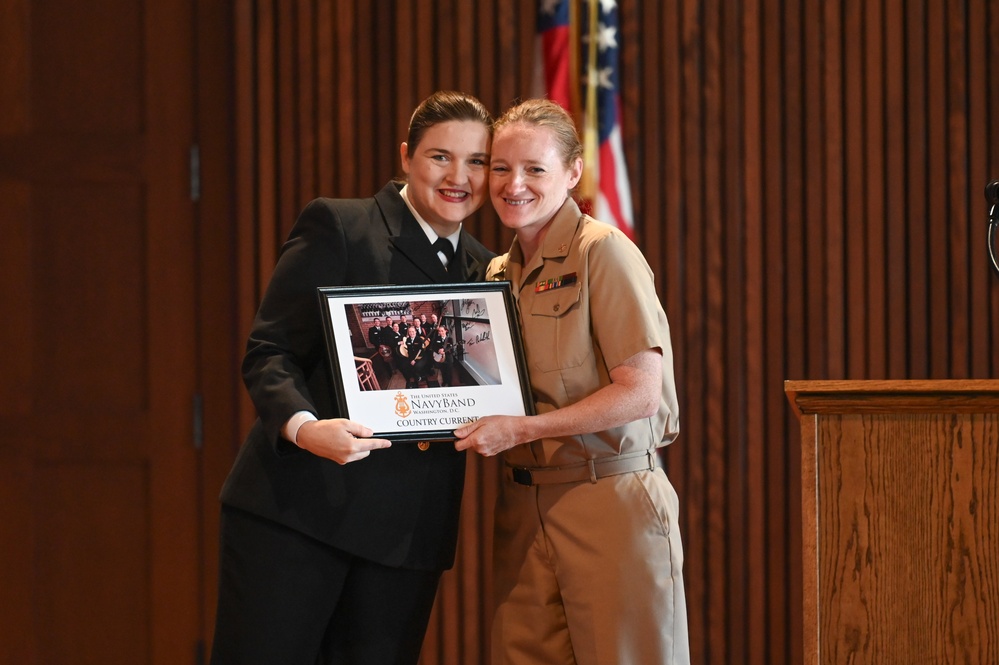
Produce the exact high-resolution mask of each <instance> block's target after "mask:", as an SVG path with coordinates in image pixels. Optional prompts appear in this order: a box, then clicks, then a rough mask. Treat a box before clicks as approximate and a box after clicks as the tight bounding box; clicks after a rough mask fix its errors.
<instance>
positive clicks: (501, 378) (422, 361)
mask: <svg viewBox="0 0 999 665" xmlns="http://www.w3.org/2000/svg"><path fill="white" fill-rule="evenodd" d="M318 292H319V303H320V307H321V309H322V313H323V323H324V328H325V333H326V347H327V351H328V353H327V358H328V360H329V365H330V373H331V375H332V377H333V384H334V385H333V388H334V392H335V394H336V398H337V402H338V406H339V409H340V414H341V415H342V416H343V417H344V418H349V419H351V420H355V421H357V422H360V423H363V424H365V425H367V426H368V427H370V428H371V429H373V430H374V432H375V433H374V436H375V437H378V438H385V439H391V440H393V441H421V442H422V441H453V440H454V439H455V437H454V430H455V429H457V428H458V427H460V426H461V425H463V424H465V423H468V422H471V421H473V420H476V419H478V418H481V417H483V416H487V415H511V416H522V415H533V413H534V400H533V399H532V397H531V390H530V383H529V382H528V380H527V367H526V364H525V362H524V350H523V344H522V341H521V338H520V326H519V325H518V323H517V310H516V307H515V304H514V301H513V294H512V291H511V287H510V283H509V282H481V283H474V284H431V285H420V286H342V287H320V288H319V289H318Z"/></svg>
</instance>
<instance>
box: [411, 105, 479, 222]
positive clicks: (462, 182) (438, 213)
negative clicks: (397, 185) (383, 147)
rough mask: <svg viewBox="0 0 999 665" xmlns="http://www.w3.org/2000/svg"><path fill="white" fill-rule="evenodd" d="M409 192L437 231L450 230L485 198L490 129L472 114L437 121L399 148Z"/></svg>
mask: <svg viewBox="0 0 999 665" xmlns="http://www.w3.org/2000/svg"><path fill="white" fill-rule="evenodd" d="M400 153H401V155H402V170H403V171H405V172H406V174H407V175H408V176H409V178H408V182H409V187H408V188H407V193H408V195H409V201H410V203H412V204H413V207H414V208H415V209H416V211H417V212H418V213H420V216H421V217H423V219H425V220H426V221H427V223H428V224H430V226H432V227H433V229H434V231H436V232H437V235H439V236H449V235H451V234H452V233H454V232H455V231H457V230H458V226H459V225H460V224H461V222H462V221H463V220H464V219H465V218H466V217H468V216H469V215H471V214H472V213H473V212H475V211H476V210H478V209H479V207H480V206H481V205H482V204H483V202H484V201H485V196H486V177H487V174H488V169H489V129H488V127H486V126H485V125H484V124H482V123H481V122H476V121H474V120H451V121H448V122H442V123H439V124H436V125H434V126H432V127H430V128H429V129H427V130H426V132H425V133H424V134H423V136H422V138H421V139H420V142H419V143H418V144H417V145H416V146H415V147H413V148H412V149H410V147H409V145H408V144H406V143H403V144H402V146H401V148H400Z"/></svg>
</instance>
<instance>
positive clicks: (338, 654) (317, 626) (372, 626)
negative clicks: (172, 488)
mask: <svg viewBox="0 0 999 665" xmlns="http://www.w3.org/2000/svg"><path fill="white" fill-rule="evenodd" d="M219 563H220V566H219V598H218V610H217V613H216V617H215V638H214V641H213V644H212V659H211V662H212V664H213V665H341V664H343V665H348V664H349V665H362V664H363V665H415V663H416V662H417V661H418V660H419V657H420V647H421V646H422V644H423V636H424V633H425V632H426V628H427V622H428V621H429V619H430V610H431V608H432V607H433V603H434V597H435V595H436V592H437V583H438V581H439V580H440V571H418V570H405V569H400V568H390V567H386V566H382V565H379V564H376V563H373V562H371V561H366V560H364V559H359V558H357V557H353V556H351V555H349V554H346V553H344V552H341V551H339V550H337V549H335V548H332V547H330V546H328V545H325V544H323V543H320V542H318V541H316V540H313V539H311V538H309V537H308V536H305V535H303V534H301V533H298V532H297V531H293V530H291V529H288V528H286V527H284V526H282V525H280V524H276V523H273V522H270V521H268V520H264V519H261V518H258V517H256V516H254V515H251V514H249V513H245V512H243V511H240V510H235V509H232V508H228V507H225V506H223V508H222V522H221V539H220V553H219Z"/></svg>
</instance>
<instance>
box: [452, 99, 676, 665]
mask: <svg viewBox="0 0 999 665" xmlns="http://www.w3.org/2000/svg"><path fill="white" fill-rule="evenodd" d="M581 154H582V147H581V145H580V143H579V139H578V136H577V134H576V130H575V127H574V125H573V122H572V119H571V118H570V117H569V115H568V114H567V113H566V112H565V111H564V110H563V109H562V108H561V107H560V106H558V105H557V104H555V103H553V102H550V101H547V100H528V101H526V102H524V103H522V104H520V105H518V106H515V107H514V108H512V109H510V110H509V111H507V112H506V114H504V116H503V117H502V118H501V119H500V120H499V121H498V122H497V123H496V125H495V134H494V138H493V146H492V157H491V165H490V176H489V190H490V196H491V198H492V202H493V206H494V207H495V208H496V210H497V213H498V214H499V216H500V219H501V220H502V221H503V224H504V225H505V226H507V227H509V228H511V229H513V230H514V231H515V233H516V238H515V239H514V241H513V244H512V246H511V247H510V251H509V252H508V253H507V254H505V255H503V256H501V257H497V258H496V259H493V261H492V263H491V264H490V266H489V270H488V271H487V279H508V280H510V281H511V282H512V283H513V291H514V294H515V296H516V298H517V305H518V309H519V312H520V323H521V327H522V331H523V336H524V343H525V347H526V353H527V364H528V367H529V373H530V382H531V389H532V391H533V395H534V399H535V403H536V406H537V413H538V415H536V416H526V417H506V416H490V417H486V418H483V419H481V420H479V421H477V422H475V423H471V424H469V425H466V426H464V427H462V428H460V429H458V430H457V431H456V434H457V436H458V437H459V441H458V443H457V447H458V448H459V449H471V450H475V451H477V452H479V453H481V454H483V455H495V454H499V453H502V455H503V460H504V463H505V478H506V480H505V482H504V483H503V486H502V488H501V492H500V497H499V500H498V503H497V513H496V536H495V549H494V574H495V591H496V600H497V607H496V613H495V618H494V622H493V630H492V656H493V658H492V661H493V664H494V665H500V664H503V665H506V664H510V665H514V664H516V665H523V664H527V663H545V664H560V663H565V664H567V665H568V664H573V663H580V664H581V665H591V664H592V665H596V664H604V665H606V664H624V663H627V664H629V665H634V664H646V663H647V664H649V665H652V664H655V665H662V664H663V663H688V662H689V660H690V657H689V647H688V640H687V618H686V606H685V602H684V594H683V578H682V575H681V569H682V566H683V552H682V547H681V543H680V534H679V530H678V526H677V513H678V505H677V496H676V493H675V492H674V491H673V487H672V486H671V485H670V483H669V480H668V479H667V478H666V475H665V474H664V473H663V471H662V469H660V468H658V466H657V464H656V459H657V458H656V449H657V448H658V447H660V446H664V445H667V444H669V443H671V442H672V441H673V440H674V439H675V438H676V435H677V432H678V430H679V424H678V419H677V418H678V409H677V399H676V388H675V384H674V381H673V355H672V349H671V346H670V338H669V324H668V323H667V320H666V315H665V313H664V312H663V308H662V305H661V304H660V303H659V299H658V297H657V296H656V291H655V285H654V282H653V276H652V271H651V270H650V269H649V266H648V263H647V262H646V261H645V258H644V257H643V256H642V253H641V252H640V251H639V250H638V248H637V247H635V245H634V243H632V242H631V241H630V240H629V239H628V238H627V237H626V236H625V235H624V234H623V233H621V232H620V231H618V230H617V229H616V228H614V227H612V226H610V225H607V224H603V223H601V222H598V221H596V220H594V219H592V218H591V217H589V216H587V215H582V214H581V213H580V211H579V208H578V207H577V206H576V204H575V202H574V201H573V200H572V198H571V197H570V196H569V193H570V191H571V190H572V189H573V187H575V186H576V183H577V182H578V181H579V178H580V176H581V174H582V158H581Z"/></svg>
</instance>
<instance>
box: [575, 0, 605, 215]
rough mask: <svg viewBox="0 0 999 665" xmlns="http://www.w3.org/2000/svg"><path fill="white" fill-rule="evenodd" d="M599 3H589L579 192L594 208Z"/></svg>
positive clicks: (590, 0) (591, 0) (593, 1)
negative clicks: (581, 165) (581, 173)
mask: <svg viewBox="0 0 999 665" xmlns="http://www.w3.org/2000/svg"><path fill="white" fill-rule="evenodd" d="M597 9H598V7H597V0H589V10H590V11H589V15H588V16H587V26H586V27H587V37H588V40H587V48H586V110H585V112H584V113H583V177H582V179H581V180H580V182H579V193H580V195H581V197H582V198H584V199H585V200H586V201H587V202H588V203H589V204H590V205H591V206H592V205H593V203H594V202H595V201H596V197H597V173H596V170H597V168H598V164H599V162H598V161H597V149H598V143H599V139H600V137H599V133H598V131H597V86H598V85H600V80H599V76H598V73H597V49H598V48H599V45H598V44H597V29H598V27H599V14H598V12H597Z"/></svg>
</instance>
